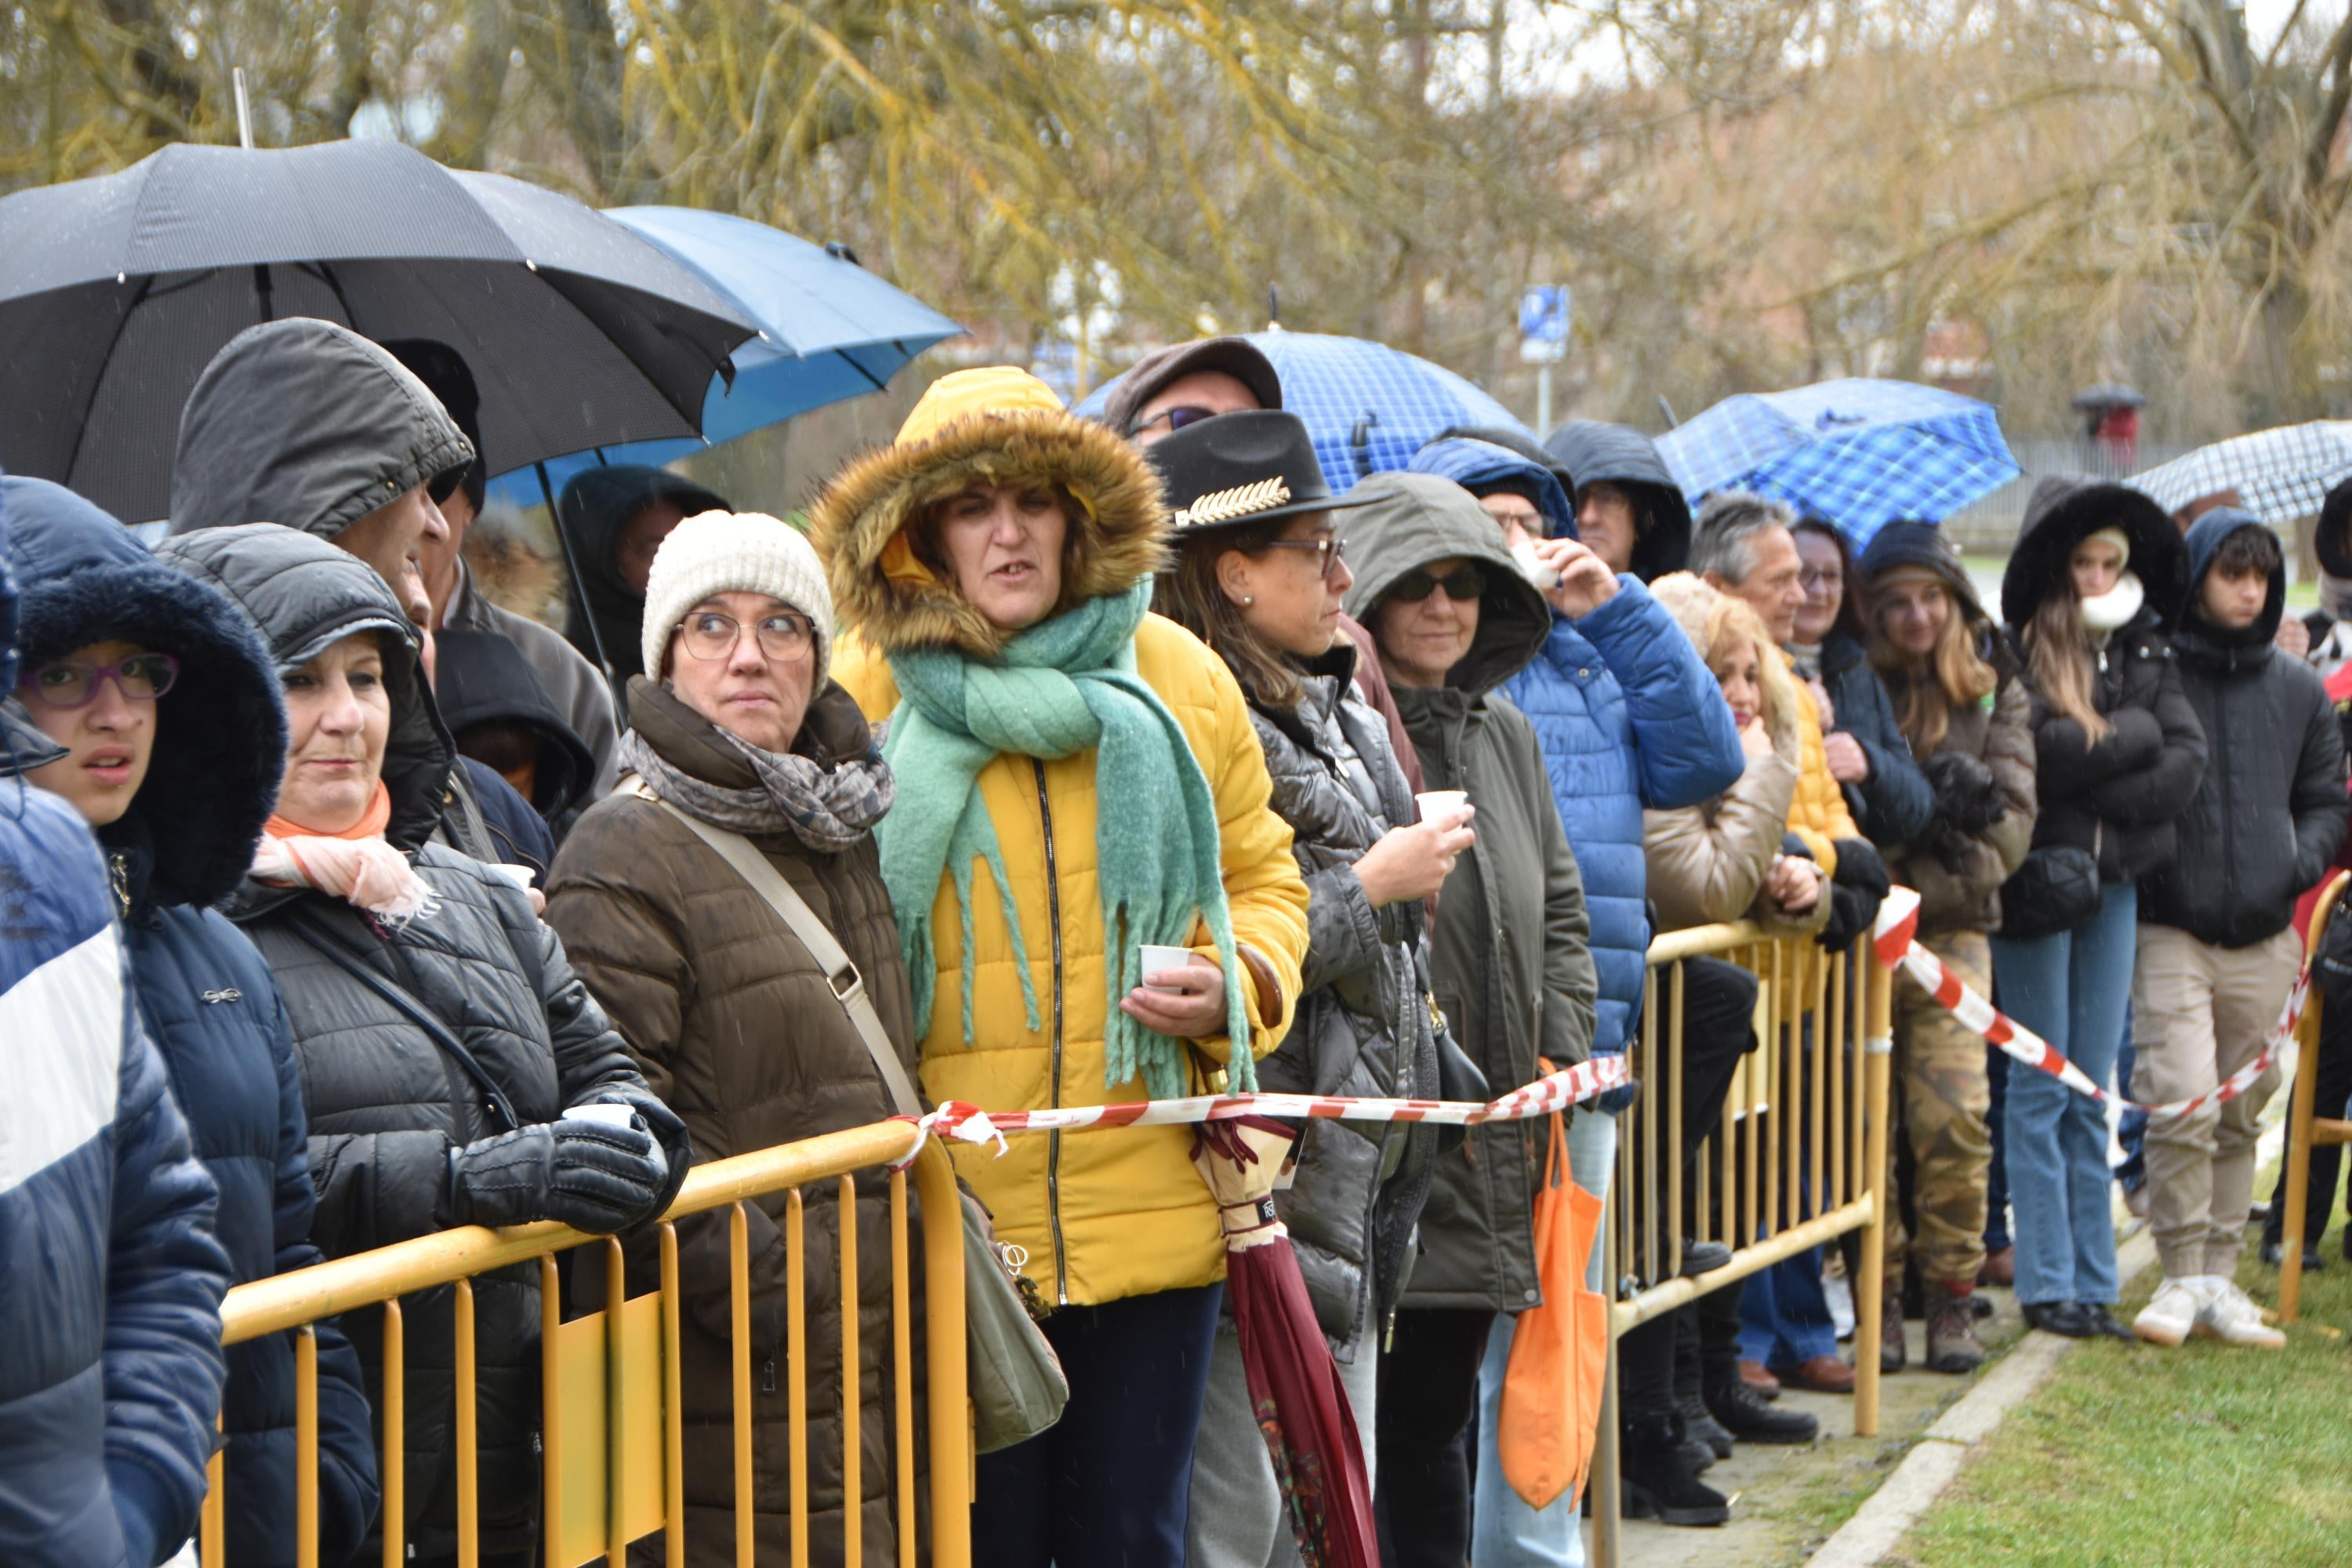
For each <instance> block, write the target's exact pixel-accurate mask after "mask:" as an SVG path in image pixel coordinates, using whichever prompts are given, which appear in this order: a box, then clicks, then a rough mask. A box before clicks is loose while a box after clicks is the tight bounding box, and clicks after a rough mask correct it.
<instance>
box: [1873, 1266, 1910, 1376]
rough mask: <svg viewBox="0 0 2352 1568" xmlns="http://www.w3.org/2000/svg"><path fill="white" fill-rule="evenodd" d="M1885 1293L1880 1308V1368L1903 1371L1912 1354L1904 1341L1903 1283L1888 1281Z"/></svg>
mask: <svg viewBox="0 0 2352 1568" xmlns="http://www.w3.org/2000/svg"><path fill="white" fill-rule="evenodd" d="M1884 1295H1885V1302H1884V1304H1882V1305H1881V1306H1880V1307H1879V1309H1878V1370H1879V1371H1881V1372H1901V1371H1902V1370H1903V1367H1904V1363H1906V1361H1908V1360H1909V1359H1910V1354H1911V1352H1910V1350H1909V1349H1908V1347H1906V1345H1905V1344H1904V1342H1903V1286H1902V1283H1901V1282H1900V1281H1899V1280H1889V1281H1887V1284H1886V1289H1885V1292H1884Z"/></svg>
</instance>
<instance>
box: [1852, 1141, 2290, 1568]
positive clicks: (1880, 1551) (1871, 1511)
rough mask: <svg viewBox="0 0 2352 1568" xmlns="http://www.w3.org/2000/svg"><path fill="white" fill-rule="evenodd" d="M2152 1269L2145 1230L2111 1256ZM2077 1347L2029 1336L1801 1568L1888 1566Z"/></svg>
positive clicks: (2273, 1145) (2133, 1271) (2131, 1266)
mask: <svg viewBox="0 0 2352 1568" xmlns="http://www.w3.org/2000/svg"><path fill="white" fill-rule="evenodd" d="M2285 1142H2286V1127H2285V1124H2284V1122H2282V1123H2279V1124H2277V1125H2274V1126H2273V1127H2272V1128H2271V1129H2270V1130H2269V1131H2266V1132H2264V1133H2263V1139H2262V1142H2261V1143H2260V1144H2259V1145H2257V1146H2256V1149H2255V1152H2254V1161H2255V1165H2256V1167H2257V1168H2258V1169H2259V1168H2260V1167H2261V1166H2263V1165H2265V1164H2268V1163H2270V1162H2271V1161H2273V1160H2275V1159H2277V1158H2278V1157H2279V1152H2280V1150H2281V1149H2282V1148H2283V1147H2284V1144H2285ZM2155 1265H2156V1238H2155V1237H2153V1236H2152V1235H2150V1234H2149V1233H2148V1230H2147V1227H2146V1226H2140V1228H2139V1229H2138V1231H2137V1233H2136V1234H2135V1235H2133V1236H2132V1237H2131V1238H2130V1239H2129V1240H2127V1241H2126V1242H2125V1243H2124V1244H2123V1245H2122V1246H2121V1247H2117V1248H2116V1277H2117V1278H2119V1279H2123V1280H2125V1281H2126V1282H2128V1281H2130V1280H2133V1279H2137V1278H2139V1276H2140V1275H2141V1274H2142V1273H2143V1272H2144V1271H2146V1270H2147V1269H2149V1268H2154V1267H2155ZM2074 1344H2075V1342H2074V1341H2073V1340H2066V1339H2060V1338H2059V1337H2058V1336H2057V1335H2055V1334H2034V1333H2028V1334H2027V1335H2026V1336H2025V1337H2024V1338H2023V1339H2021V1340H2020V1341H2019V1342H2017V1346H2016V1348H2015V1349H2014V1350H2011V1352H2009V1353H2008V1354H2007V1355H2005V1356H2003V1357H2002V1358H2001V1359H2000V1362H1999V1363H1997V1364H1996V1365H1995V1366H1994V1367H1993V1369H1992V1370H1991V1371H1990V1372H1988V1373H1985V1374H1984V1375H1983V1376H1982V1377H1981V1378H1979V1379H1978V1381H1977V1385H1976V1386H1975V1387H1974V1388H1971V1389H1969V1392H1968V1393H1967V1394H1964V1395H1962V1396H1961V1398H1960V1400H1959V1401H1958V1403H1957V1404H1955V1405H1953V1406H1952V1407H1951V1408H1950V1409H1949V1410H1947V1411H1945V1412H1944V1413H1943V1415H1939V1416H1937V1418H1936V1421H1935V1424H1934V1425H1933V1426H1929V1427H1928V1428H1927V1431H1926V1432H1924V1433H1922V1434H1921V1435H1920V1438H1919V1441H1918V1442H1917V1443H1916V1444H1915V1445H1914V1446H1913V1447H1912V1449H1911V1451H1910V1452H1909V1453H1907V1454H1906V1455H1904V1456H1903V1462H1902V1463H1901V1464H1899V1465H1897V1466H1895V1469H1894V1472H1893V1473H1892V1474H1890V1475H1889V1476H1888V1477H1887V1478H1886V1479H1885V1482H1884V1483H1883V1484H1881V1486H1880V1487H1879V1489H1877V1490H1876V1491H1874V1492H1873V1493H1872V1494H1871V1495H1870V1500H1869V1501H1867V1502H1865V1503H1864V1504H1863V1505H1862V1507H1861V1508H1860V1509H1859V1510H1856V1511H1855V1513H1854V1516H1853V1518H1852V1519H1849V1520H1847V1521H1845V1523H1844V1525H1843V1526H1842V1527H1841V1528H1840V1529H1839V1531H1838V1532H1837V1533H1836V1534H1834V1535H1832V1536H1831V1537H1830V1538H1829V1539H1828V1540H1827V1541H1825V1542H1822V1546H1821V1549H1820V1550H1819V1551H1817V1552H1814V1553H1813V1554H1812V1555H1811V1557H1809V1558H1807V1559H1806V1560H1805V1568H1875V1565H1876V1564H1878V1563H1883V1562H1885V1560H1886V1557H1887V1555H1888V1554H1889V1553H1890V1552H1893V1551H1894V1550H1895V1548H1896V1547H1897V1546H1899V1545H1900V1544H1901V1543H1902V1541H1903V1538H1904V1536H1905V1535H1906V1534H1908V1533H1909V1532H1910V1530H1911V1527H1912V1526H1913V1525H1915V1524H1916V1523H1918V1522H1919V1520H1920V1518H1921V1517H1922V1516H1923V1515H1925V1514H1926V1513H1927V1510H1928V1508H1929V1507H1930V1506H1932V1505H1933V1504H1934V1502H1935V1500H1937V1498H1939V1497H1941V1496H1942V1495H1943V1494H1944V1489H1945V1488H1947V1487H1948V1486H1950V1485H1951V1484H1952V1481H1953V1479H1955V1478H1956V1477H1958V1475H1959V1473H1960V1469H1961V1468H1962V1467H1963V1466H1964V1465H1966V1464H1967V1463H1968V1458H1969V1450H1970V1449H1971V1448H1973V1447H1975V1446H1976V1445H1977V1444H1978V1443H1979V1442H1980V1441H1982V1440H1983V1439H1984V1438H1986V1437H1989V1436H1991V1435H1992V1434H1993V1433H1994V1432H1996V1431H1998V1430H1999V1429H2000V1424H2001V1421H2002V1419H2003V1418H2004V1417H2006V1416H2007V1415H2009V1413H2010V1412H2011V1411H2012V1410H2014V1409H2016V1408H2017V1407H2018V1405H2021V1404H2023V1403H2024V1402H2025V1400H2026V1399H2028V1398H2029V1397H2031V1396H2032V1393H2033V1391H2034V1390H2035V1389H2037V1388H2039V1387H2041V1386H2042V1383H2043V1382H2044V1381H2046V1380H2047V1379H2048V1378H2049V1376H2050V1373H2052V1372H2053V1370H2055V1369H2056V1367H2057V1365H2058V1363H2060V1362H2062V1361H2063V1360H2064V1359H2065V1358H2066V1352H2069V1351H2071V1350H2073V1349H2074Z"/></svg>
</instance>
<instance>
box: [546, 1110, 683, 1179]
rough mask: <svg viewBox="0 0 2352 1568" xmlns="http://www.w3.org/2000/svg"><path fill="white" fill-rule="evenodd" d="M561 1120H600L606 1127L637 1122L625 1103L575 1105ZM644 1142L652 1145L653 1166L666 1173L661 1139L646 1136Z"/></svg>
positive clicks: (625, 1125)
mask: <svg viewBox="0 0 2352 1568" xmlns="http://www.w3.org/2000/svg"><path fill="white" fill-rule="evenodd" d="M563 1120H564V1121H594V1122H600V1123H602V1124H603V1125H604V1126H606V1127H635V1126H636V1124H637V1113H636V1112H635V1111H634V1110H630V1109H629V1108H628V1107H627V1106H625V1105H575V1106H573V1107H572V1108H571V1109H570V1110H566V1111H565V1112H564V1113H563ZM646 1142H647V1143H649V1144H650V1145H651V1146H652V1147H651V1149H650V1151H649V1154H648V1157H649V1158H650V1159H651V1160H652V1161H653V1163H654V1165H655V1167H656V1169H658V1170H659V1171H661V1172H662V1173H665V1174H667V1173H668V1171H669V1156H668V1155H667V1154H665V1153H663V1152H662V1146H661V1140H660V1139H658V1138H652V1137H648V1138H647V1139H646Z"/></svg>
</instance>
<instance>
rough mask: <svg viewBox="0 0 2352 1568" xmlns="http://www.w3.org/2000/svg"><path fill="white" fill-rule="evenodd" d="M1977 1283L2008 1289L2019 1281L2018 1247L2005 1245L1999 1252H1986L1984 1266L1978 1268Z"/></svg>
mask: <svg viewBox="0 0 2352 1568" xmlns="http://www.w3.org/2000/svg"><path fill="white" fill-rule="evenodd" d="M1977 1283H1978V1284H1979V1285H1998V1286H2000V1288H2001V1289H2004V1290H2007V1289H2011V1288H2012V1287H2013V1286H2015V1285H2016V1283H2017V1248H2016V1247H2002V1248H2001V1249H2000V1251H1999V1252H1988V1253H1986V1254H1985V1260H1984V1267H1983V1268H1979V1269H1978V1270H1977Z"/></svg>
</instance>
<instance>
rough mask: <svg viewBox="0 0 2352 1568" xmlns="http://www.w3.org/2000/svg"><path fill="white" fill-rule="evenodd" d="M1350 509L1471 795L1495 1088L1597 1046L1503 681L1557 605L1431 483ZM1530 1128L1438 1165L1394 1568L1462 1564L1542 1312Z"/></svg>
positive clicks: (1479, 962) (1353, 553)
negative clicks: (1480, 1433) (1521, 1360)
mask: <svg viewBox="0 0 2352 1568" xmlns="http://www.w3.org/2000/svg"><path fill="white" fill-rule="evenodd" d="M1347 499H1348V500H1350V501H1352V502H1356V503H1358V504H1360V506H1361V508H1362V510H1359V511H1357V512H1355V513H1354V514H1353V516H1351V517H1350V518H1349V523H1348V534H1349V545H1350V546H1351V548H1350V550H1349V557H1350V559H1351V560H1352V561H1353V562H1354V563H1355V571H1356V580H1355V583H1354V584H1353V585H1352V586H1351V587H1350V588H1349V592H1348V607H1349V610H1350V611H1352V612H1353V613H1354V614H1355V616H1357V618H1358V619H1360V620H1361V621H1363V622H1364V624H1365V625H1367V626H1370V627H1371V628H1372V635H1373V637H1375V638H1376V639H1377V640H1378V642H1379V645H1380V650H1381V663H1382V664H1384V665H1385V666H1386V667H1387V668H1388V676H1389V680H1390V683H1391V685H1392V686H1393V687H1394V688H1395V689H1396V695H1397V704H1398V706H1399V707H1400V708H1401V709H1402V710H1403V712H1404V721H1405V728H1406V730H1407V731H1408V732H1409V733H1410V734H1411V735H1412V742H1413V746H1414V748H1415V750H1417V751H1418V752H1420V754H1421V765H1422V773H1423V778H1424V779H1425V780H1426V781H1427V782H1428V785H1429V788H1430V789H1432V790H1463V791H1466V792H1467V794H1468V796H1469V802H1470V805H1472V806H1474V807H1475V809H1476V811H1477V814H1478V815H1477V839H1476V842H1475V843H1474V844H1472V845H1471V846H1470V847H1468V848H1467V849H1465V851H1464V852H1463V854H1462V857H1461V859H1460V862H1459V864H1458V865H1457V866H1456V867H1455V868H1454V871H1453V873H1452V875H1450V876H1449V877H1448V878H1447V879H1446V881H1445V886H1444V892H1443V893H1442V895H1441V903H1440V908H1439V918H1438V921H1437V934H1436V941H1435V943H1434V947H1433V953H1432V961H1431V972H1432V979H1433V982H1434V991H1435V994H1436V1001H1437V1005H1438V1006H1439V1007H1440V1008H1441V1009H1442V1010H1443V1012H1444V1016H1445V1019H1446V1021H1447V1023H1448V1024H1450V1025H1451V1026H1452V1027H1453V1031H1454V1037H1456V1038H1457V1039H1459V1040H1460V1041H1461V1043H1462V1047H1463V1048H1464V1049H1465V1051H1467V1052H1468V1053H1469V1056H1470V1058H1471V1060H1473V1061H1474V1062H1475V1063H1476V1064H1477V1065H1478V1067H1479V1068H1480V1069H1481V1070H1482V1071H1484V1072H1485V1074H1486V1079H1487V1082H1488V1084H1489V1085H1490V1086H1491V1087H1492V1088H1493V1089H1494V1090H1495V1092H1496V1093H1501V1092H1504V1091H1506V1090H1508V1089H1516V1088H1517V1087H1518V1086H1520V1085H1522V1084H1525V1083H1528V1082H1529V1081H1531V1080H1532V1079H1535V1078H1536V1077H1537V1076H1538V1071H1539V1068H1538V1065H1537V1064H1538V1058H1543V1059H1546V1060H1549V1061H1550V1062H1551V1063H1552V1064H1553V1066H1555V1067H1567V1066H1569V1065H1570V1064H1572V1063H1575V1062H1580V1061H1582V1060H1584V1059H1585V1058H1587V1057H1588V1056H1589V1055H1590V1054H1591V1048H1592V1039H1593V1027H1594V1020H1595V1003H1596V999H1597V997H1598V994H1599V984H1598V981H1597V978H1596V976H1595V973H1594V968H1593V962H1592V949H1591V925H1590V922H1589V921H1588V918H1587V916H1586V912H1585V907H1584V883H1583V879H1582V878H1581V877H1580V875H1579V873H1578V870H1577V865H1576V858H1575V856H1574V855H1573V854H1571V853H1570V849H1569V846H1568V835H1567V833H1566V832H1565V831H1564V830H1563V829H1562V828H1561V826H1560V821H1559V809H1558V807H1557V806H1556V805H1554V804H1553V802H1552V794H1551V780H1550V776H1549V773H1547V772H1546V770H1545V768H1544V759H1543V751H1542V748H1541V747H1540V745H1539V744H1538V742H1537V739H1536V732H1535V727H1534V726H1533V725H1532V724H1530V723H1529V722H1528V719H1527V716H1526V715H1525V714H1523V713H1521V712H1520V711H1519V710H1517V708H1514V707H1512V706H1511V704H1510V702H1509V701H1508V700H1507V699H1506V698H1504V697H1503V696H1502V694H1501V692H1500V690H1499V688H1500V687H1501V686H1502V684H1503V683H1504V682H1505V681H1507V680H1508V679H1510V678H1511V677H1512V676H1514V675H1516V674H1517V673H1518V672H1519V671H1520V670H1521V669H1522V668H1526V666H1527V664H1528V660H1530V659H1532V658H1535V657H1536V655H1537V653H1538V651H1539V650H1540V649H1541V648H1542V647H1543V643H1544V638H1545V637H1546V636H1547V635H1548V634H1549V631H1550V628H1551V610H1550V607H1549V605H1546V604H1545V602H1544V598H1543V595H1541V594H1540V593H1539V592H1538V591H1537V589H1536V586H1535V584H1533V583H1531V582H1529V581H1528V578H1527V577H1525V576H1523V575H1522V574H1520V572H1519V570H1518V567H1517V564H1516V563H1514V562H1513V561H1512V559H1511V556H1510V554H1509V552H1507V551H1506V550H1505V549H1504V548H1503V539H1502V533H1501V531H1499V530H1498V529H1497V528H1496V526H1495V522H1494V520H1493V519H1492V518H1490V517H1488V516H1487V515H1486V510H1485V509H1484V508H1483V507H1481V506H1480V505H1479V504H1478V502H1477V501H1476V500H1475V499H1473V498H1472V496H1471V495H1470V493H1469V492H1468V491H1467V490H1465V489H1463V488H1462V487H1461V486H1460V485H1458V484H1455V483H1454V481H1453V480H1451V479H1440V478H1438V477H1436V476H1435V475H1433V474H1414V473H1401V474H1400V473H1391V474H1378V475H1375V476H1373V477H1372V478H1370V479H1366V480H1365V481H1364V482H1363V483H1362V484H1360V485H1358V486H1357V487H1356V488H1355V489H1353V490H1351V491H1349V494H1348V498H1347ZM1538 1126H1539V1124H1538V1123H1537V1122H1533V1121H1514V1122H1503V1123H1497V1124H1495V1125H1491V1126H1487V1127H1481V1128H1475V1129H1473V1130H1472V1131H1471V1133H1470V1136H1469V1138H1468V1140H1467V1141H1466V1142H1465V1143H1464V1144H1463V1145H1462V1147H1461V1148H1459V1149H1458V1150H1456V1151H1454V1152H1451V1153H1449V1154H1447V1155H1446V1156H1444V1158H1443V1159H1441V1160H1440V1161H1439V1162H1438V1165H1437V1175H1436V1181H1435V1184H1434V1185H1433V1187H1432V1188H1431V1191H1430V1194H1429V1200H1428V1204H1427V1206H1426V1207H1425V1208H1424V1210H1423V1215H1422V1226H1421V1237H1422V1253H1421V1257H1420V1259H1419V1261H1418V1262H1417V1263H1415V1265H1414V1266H1413V1271H1412V1280H1411V1282H1410V1283H1409V1284H1408V1285H1407V1287H1406V1289H1405V1292H1404V1298H1403V1310H1401V1311H1400V1312H1398V1314H1397V1317H1396V1324H1395V1330H1394V1332H1393V1334H1392V1335H1391V1336H1390V1337H1389V1338H1388V1340H1387V1342H1386V1344H1385V1346H1384V1350H1383V1354H1382V1356H1381V1373H1380V1408H1379V1418H1378V1426H1379V1429H1380V1437H1379V1447H1380V1455H1381V1485H1380V1490H1379V1494H1378V1498H1377V1501H1378V1504H1379V1508H1380V1513H1381V1532H1382V1536H1383V1556H1384V1560H1385V1561H1386V1562H1387V1563H1390V1564H1391V1568H1421V1565H1422V1564H1438V1563H1444V1564H1448V1565H1449V1568H1459V1565H1460V1564H1461V1563H1462V1562H1463V1561H1464V1559H1465V1557H1466V1556H1467V1555H1468V1553H1469V1542H1470V1515H1471V1509H1470V1468H1469V1464H1468V1459H1467V1455H1466V1453H1465V1442H1464V1438H1465V1434H1466V1432H1467V1429H1468V1427H1469V1425H1470V1419H1471V1415H1472V1413H1473V1410H1474V1409H1475V1402H1476V1400H1477V1396H1478V1369H1479V1363H1480V1360H1481V1358H1482V1357H1483V1356H1484V1354H1485V1352H1486V1338H1487V1335H1488V1333H1489V1332H1490V1331H1492V1330H1493V1328H1494V1325H1495V1320H1496V1317H1497V1315H1501V1314H1508V1315H1517V1313H1520V1312H1523V1311H1525V1310H1527V1309H1528V1308H1529V1307H1532V1306H1535V1305H1536V1304H1537V1303H1538V1302H1539V1301H1540V1300H1542V1292H1541V1290H1540V1289H1539V1288H1538V1281H1537V1278H1536V1261H1535V1232H1534V1212H1535V1194H1536V1189H1537V1186H1538V1184H1539V1183H1540V1182H1541V1181H1542V1180H1543V1160H1544V1153H1543V1149H1544V1145H1543V1140H1542V1139H1541V1137H1540V1136H1539V1135H1538Z"/></svg>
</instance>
